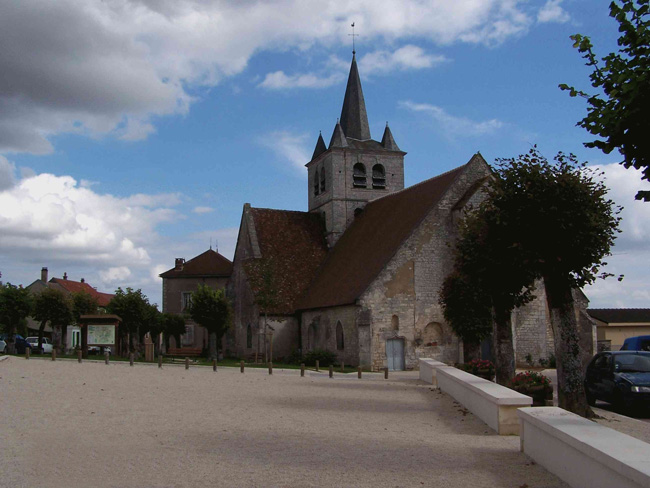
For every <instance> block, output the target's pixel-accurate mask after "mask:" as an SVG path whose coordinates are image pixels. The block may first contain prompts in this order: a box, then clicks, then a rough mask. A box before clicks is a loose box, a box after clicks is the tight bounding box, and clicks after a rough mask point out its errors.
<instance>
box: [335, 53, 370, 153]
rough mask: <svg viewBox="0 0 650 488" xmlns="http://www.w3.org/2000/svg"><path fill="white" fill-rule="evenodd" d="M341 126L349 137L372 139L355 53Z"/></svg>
mask: <svg viewBox="0 0 650 488" xmlns="http://www.w3.org/2000/svg"><path fill="white" fill-rule="evenodd" d="M341 127H342V128H343V132H344V133H345V135H346V136H347V137H352V138H354V139H358V140H360V141H365V140H366V139H370V127H369V125H368V114H367V113H366V102H365V101H364V99H363V90H362V89H361V79H360V78H359V69H358V68H357V60H356V56H355V55H354V54H353V55H352V65H351V66H350V75H349V76H348V85H347V87H346V88H345V98H344V99H343V108H342V109H341Z"/></svg>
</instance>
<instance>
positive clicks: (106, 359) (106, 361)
mask: <svg viewBox="0 0 650 488" xmlns="http://www.w3.org/2000/svg"><path fill="white" fill-rule="evenodd" d="M104 362H105V363H106V364H108V351H106V352H105V353H104Z"/></svg>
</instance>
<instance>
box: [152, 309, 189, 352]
mask: <svg viewBox="0 0 650 488" xmlns="http://www.w3.org/2000/svg"><path fill="white" fill-rule="evenodd" d="M158 324H159V325H158V326H159V328H160V331H161V332H162V333H163V337H164V339H165V348H166V349H169V338H170V337H173V338H174V339H176V344H178V345H180V343H181V335H182V334H185V319H184V318H183V316H181V315H176V314H175V313H161V314H160V315H159V318H158Z"/></svg>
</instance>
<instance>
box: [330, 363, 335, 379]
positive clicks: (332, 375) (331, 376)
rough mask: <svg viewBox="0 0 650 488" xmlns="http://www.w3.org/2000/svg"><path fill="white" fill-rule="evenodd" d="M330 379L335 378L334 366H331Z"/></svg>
mask: <svg viewBox="0 0 650 488" xmlns="http://www.w3.org/2000/svg"><path fill="white" fill-rule="evenodd" d="M330 378H334V365H333V364H330Z"/></svg>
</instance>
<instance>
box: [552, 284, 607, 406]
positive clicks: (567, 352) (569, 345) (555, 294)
mask: <svg viewBox="0 0 650 488" xmlns="http://www.w3.org/2000/svg"><path fill="white" fill-rule="evenodd" d="M544 283H545V285H546V301H547V303H548V309H549V314H550V318H551V326H552V327H553V335H554V342H555V359H556V361H557V392H558V401H559V406H560V408H563V409H565V410H568V411H570V412H573V413H575V414H577V415H580V416H582V417H586V418H591V417H594V415H595V414H594V412H593V411H592V410H591V408H589V405H588V404H587V397H586V395H585V388H584V383H583V381H584V372H583V370H582V361H581V354H580V333H579V330H578V322H577V319H576V314H575V311H574V305H573V296H572V294H571V285H570V284H569V282H568V280H566V279H563V278H562V277H556V276H544Z"/></svg>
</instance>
